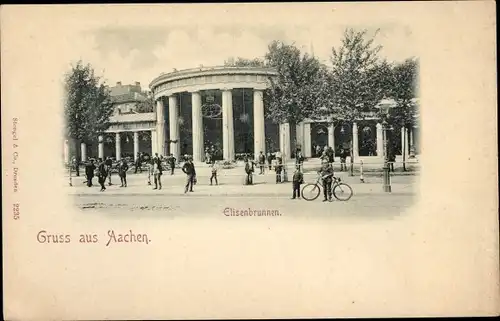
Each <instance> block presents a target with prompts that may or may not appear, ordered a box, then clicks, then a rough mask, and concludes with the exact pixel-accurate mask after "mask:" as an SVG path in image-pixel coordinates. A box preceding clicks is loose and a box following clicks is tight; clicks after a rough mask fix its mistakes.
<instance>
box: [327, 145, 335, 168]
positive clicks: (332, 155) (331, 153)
mask: <svg viewBox="0 0 500 321" xmlns="http://www.w3.org/2000/svg"><path fill="white" fill-rule="evenodd" d="M326 156H327V157H328V162H329V163H330V164H332V163H333V162H334V161H335V152H334V151H333V148H332V147H331V146H328V148H327V149H326Z"/></svg>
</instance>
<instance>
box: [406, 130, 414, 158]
mask: <svg viewBox="0 0 500 321" xmlns="http://www.w3.org/2000/svg"><path fill="white" fill-rule="evenodd" d="M408 131H409V135H408V136H409V139H410V144H409V148H410V157H415V145H414V144H413V135H414V127H412V128H410V129H409V130H408Z"/></svg>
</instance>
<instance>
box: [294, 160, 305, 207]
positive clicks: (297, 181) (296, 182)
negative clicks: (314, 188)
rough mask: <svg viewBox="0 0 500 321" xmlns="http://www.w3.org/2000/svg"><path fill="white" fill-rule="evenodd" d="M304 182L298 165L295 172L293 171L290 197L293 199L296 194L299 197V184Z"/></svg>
mask: <svg viewBox="0 0 500 321" xmlns="http://www.w3.org/2000/svg"><path fill="white" fill-rule="evenodd" d="M303 183H304V174H302V172H301V171H300V165H297V166H296V167H295V173H293V182H292V184H293V185H292V186H293V196H292V199H295V196H297V197H298V198H299V199H300V184H303Z"/></svg>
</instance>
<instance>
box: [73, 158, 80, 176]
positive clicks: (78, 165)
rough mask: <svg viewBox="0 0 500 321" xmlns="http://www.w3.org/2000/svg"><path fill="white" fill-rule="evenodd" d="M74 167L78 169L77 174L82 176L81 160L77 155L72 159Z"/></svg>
mask: <svg viewBox="0 0 500 321" xmlns="http://www.w3.org/2000/svg"><path fill="white" fill-rule="evenodd" d="M71 162H72V165H73V168H74V169H75V171H76V176H80V162H79V161H78V159H77V158H76V156H73V159H72V160H71Z"/></svg>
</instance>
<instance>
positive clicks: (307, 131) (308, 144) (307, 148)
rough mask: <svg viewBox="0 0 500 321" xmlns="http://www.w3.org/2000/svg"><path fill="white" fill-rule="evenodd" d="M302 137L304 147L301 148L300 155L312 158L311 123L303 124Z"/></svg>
mask: <svg viewBox="0 0 500 321" xmlns="http://www.w3.org/2000/svg"><path fill="white" fill-rule="evenodd" d="M303 135H304V136H303V141H304V145H303V146H304V147H303V148H302V155H304V157H307V158H309V157H311V156H312V150H311V149H312V141H311V123H304V126H303Z"/></svg>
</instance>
